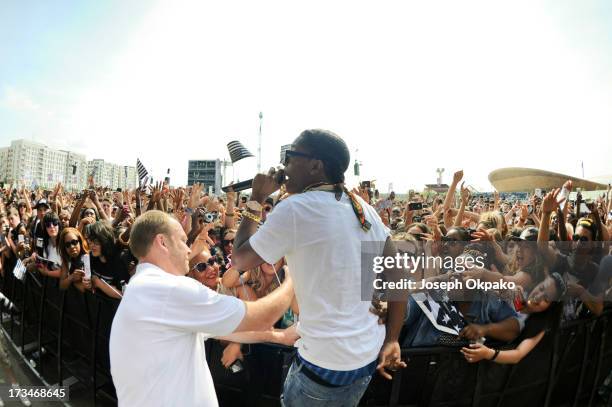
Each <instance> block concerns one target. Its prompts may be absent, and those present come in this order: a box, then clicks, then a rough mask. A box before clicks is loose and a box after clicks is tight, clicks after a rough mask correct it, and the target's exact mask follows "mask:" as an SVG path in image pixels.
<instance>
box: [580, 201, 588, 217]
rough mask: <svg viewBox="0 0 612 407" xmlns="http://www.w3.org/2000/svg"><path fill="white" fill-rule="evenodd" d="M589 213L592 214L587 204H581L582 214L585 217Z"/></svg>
mask: <svg viewBox="0 0 612 407" xmlns="http://www.w3.org/2000/svg"><path fill="white" fill-rule="evenodd" d="M589 213H591V210H590V209H589V207H588V206H587V205H586V203H584V202H580V214H581V215H583V214H589Z"/></svg>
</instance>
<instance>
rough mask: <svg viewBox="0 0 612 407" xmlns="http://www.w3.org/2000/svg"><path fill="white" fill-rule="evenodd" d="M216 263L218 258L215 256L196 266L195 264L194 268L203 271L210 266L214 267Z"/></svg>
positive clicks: (199, 271)
mask: <svg viewBox="0 0 612 407" xmlns="http://www.w3.org/2000/svg"><path fill="white" fill-rule="evenodd" d="M216 263H217V259H215V258H214V257H211V258H209V259H208V260H207V261H205V262H201V263H198V264H196V265H195V266H193V270H195V271H197V272H198V273H201V272H203V271H204V270H206V268H207V267H208V266H210V267H213V266H214V265H215V264H216Z"/></svg>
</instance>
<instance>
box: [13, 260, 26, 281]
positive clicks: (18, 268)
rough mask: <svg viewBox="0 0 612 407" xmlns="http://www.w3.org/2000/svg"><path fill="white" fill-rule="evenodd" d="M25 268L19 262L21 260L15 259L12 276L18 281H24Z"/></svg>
mask: <svg viewBox="0 0 612 407" xmlns="http://www.w3.org/2000/svg"><path fill="white" fill-rule="evenodd" d="M25 273H26V268H25V266H24V265H23V263H22V262H21V259H17V263H16V264H15V268H14V269H13V275H14V276H15V277H16V278H17V279H18V280H21V281H23V280H24V279H25Z"/></svg>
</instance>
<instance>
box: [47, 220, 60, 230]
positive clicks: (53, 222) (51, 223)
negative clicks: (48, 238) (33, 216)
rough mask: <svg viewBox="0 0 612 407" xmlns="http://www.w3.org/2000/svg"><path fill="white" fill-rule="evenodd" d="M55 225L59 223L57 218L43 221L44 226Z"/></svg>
mask: <svg viewBox="0 0 612 407" xmlns="http://www.w3.org/2000/svg"><path fill="white" fill-rule="evenodd" d="M57 225H59V220H57V219H53V220H50V221H48V222H45V226H46V227H48V228H50V227H51V226H57Z"/></svg>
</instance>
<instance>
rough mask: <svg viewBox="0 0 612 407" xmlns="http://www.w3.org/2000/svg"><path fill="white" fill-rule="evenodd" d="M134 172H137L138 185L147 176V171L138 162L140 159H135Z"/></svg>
mask: <svg viewBox="0 0 612 407" xmlns="http://www.w3.org/2000/svg"><path fill="white" fill-rule="evenodd" d="M136 170H137V171H138V182H139V183H140V182H141V181H142V180H143V178H145V177H146V176H147V175H149V171H147V169H146V168H145V166H144V165H142V163H141V162H140V159H138V158H137V159H136Z"/></svg>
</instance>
